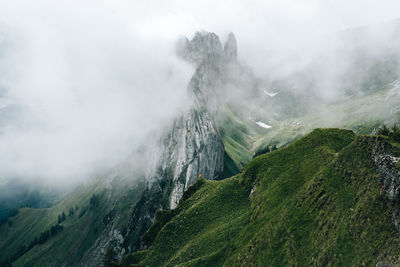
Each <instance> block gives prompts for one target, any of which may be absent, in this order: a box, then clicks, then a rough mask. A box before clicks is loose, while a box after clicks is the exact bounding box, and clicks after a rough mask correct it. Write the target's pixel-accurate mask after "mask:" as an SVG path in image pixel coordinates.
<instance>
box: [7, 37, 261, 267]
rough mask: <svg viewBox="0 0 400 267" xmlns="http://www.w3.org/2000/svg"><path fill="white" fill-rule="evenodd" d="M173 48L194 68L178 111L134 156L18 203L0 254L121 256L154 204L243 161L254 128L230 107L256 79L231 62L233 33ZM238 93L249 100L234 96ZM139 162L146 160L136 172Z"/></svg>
mask: <svg viewBox="0 0 400 267" xmlns="http://www.w3.org/2000/svg"><path fill="white" fill-rule="evenodd" d="M177 54H178V55H179V56H180V57H181V58H182V59H183V60H186V61H188V62H190V64H192V65H193V66H194V67H195V71H194V73H193V76H192V78H191V80H190V82H189V85H188V87H187V89H188V95H189V98H190V103H189V104H188V105H186V107H185V108H184V109H183V110H182V113H181V115H180V116H178V117H177V118H175V119H174V120H173V121H171V122H170V123H169V126H168V127H166V129H164V131H163V132H162V133H155V134H154V135H153V136H151V137H149V143H148V144H144V146H143V148H141V151H139V154H141V155H142V158H141V159H137V158H132V159H127V160H126V162H125V163H122V164H121V166H116V167H115V168H114V169H112V170H110V171H109V172H108V173H105V174H104V175H102V176H101V177H99V178H97V179H94V180H92V181H91V182H90V183H88V184H86V185H83V186H81V187H80V188H78V189H77V190H75V191H74V192H72V193H71V194H69V195H68V196H66V197H65V198H64V199H62V200H61V201H59V202H58V203H56V204H54V205H52V206H51V207H49V208H46V209H36V208H29V207H24V208H21V209H20V210H19V212H18V214H16V215H15V216H11V217H9V218H8V219H7V221H6V222H7V223H3V224H2V225H0V235H1V236H2V239H1V240H0V250H1V251H2V253H1V255H0V261H3V262H13V263H14V265H15V266H24V265H27V264H28V265H32V264H33V266H58V265H74V266H75V265H78V266H98V265H100V262H101V259H102V257H103V255H104V254H105V253H106V250H107V248H108V247H109V246H113V247H114V248H115V250H116V251H117V254H118V258H119V259H122V257H123V256H124V255H125V254H126V253H127V252H132V251H137V250H139V249H143V248H145V247H146V244H144V243H143V242H142V241H141V236H142V235H143V234H144V233H145V232H146V231H147V229H148V228H149V227H150V226H151V225H152V222H153V220H154V216H155V212H156V210H159V209H173V208H175V207H176V206H177V204H178V202H179V199H180V198H181V197H182V195H183V193H184V191H185V190H186V189H187V188H188V187H189V186H191V185H192V184H193V183H194V182H195V181H196V180H197V179H198V178H199V177H205V178H207V179H210V180H214V179H222V178H225V177H229V176H231V175H234V174H236V173H238V172H239V171H240V170H241V169H242V168H243V167H244V166H245V165H246V164H247V162H249V161H250V160H251V155H252V143H253V142H252V141H249V139H248V138H250V139H254V140H255V139H256V136H260V135H261V133H262V132H261V131H260V130H261V129H259V126H257V125H256V124H255V123H254V122H253V121H248V120H247V119H246V120H245V119H244V117H243V116H242V114H241V113H238V112H237V110H238V109H239V108H240V107H241V106H243V105H244V104H247V103H251V101H250V99H252V98H254V95H255V94H257V93H258V92H257V87H256V83H257V81H256V79H255V77H254V76H253V74H252V72H251V71H250V70H249V69H248V68H246V67H244V66H242V65H241V64H240V63H239V62H238V60H237V45H236V40H235V37H234V35H233V34H230V35H229V37H228V39H227V42H226V43H225V45H224V46H223V45H222V44H221V42H220V40H219V37H218V36H217V35H215V34H213V33H207V32H199V33H197V34H196V35H195V36H194V38H193V39H192V40H190V41H189V40H188V39H183V40H182V41H181V43H180V45H179V46H178V51H177ZM238 74H240V75H238ZM244 88H248V90H244V91H243V89H244ZM227 95H229V97H226V96H227ZM243 99H249V101H248V102H246V103H239V102H242V100H243ZM228 103H229V104H230V106H229V105H228ZM235 125H237V126H238V127H235ZM125 165H127V166H128V167H126V166H125ZM141 165H146V166H148V167H147V168H146V170H144V171H143V170H141V169H143V167H141ZM123 169H128V171H126V170H124V171H123ZM63 212H64V214H66V218H65V220H61V221H60V220H59V219H58V217H59V215H60V216H62V214H63ZM13 215H14V214H13ZM59 226H61V228H60V227H59ZM55 227H58V228H60V229H61V230H60V231H58V230H54V229H58V228H55ZM52 229H53V230H54V231H53V232H54V235H53V234H51V233H50V232H52V231H51V230H52ZM47 231H48V232H49V233H50V234H47ZM22 233H23V234H22ZM41 237H43V238H42V241H43V240H44V242H42V241H40V240H41Z"/></svg>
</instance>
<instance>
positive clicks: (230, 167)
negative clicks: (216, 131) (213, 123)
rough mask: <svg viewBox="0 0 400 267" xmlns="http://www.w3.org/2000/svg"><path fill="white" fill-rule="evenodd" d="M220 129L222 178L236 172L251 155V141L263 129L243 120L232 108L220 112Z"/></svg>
mask: <svg viewBox="0 0 400 267" xmlns="http://www.w3.org/2000/svg"><path fill="white" fill-rule="evenodd" d="M219 118H220V121H219V125H220V131H221V136H222V142H223V143H224V147H225V155H224V162H225V168H224V173H223V178H227V177H230V176H233V175H236V174H238V173H239V172H240V171H241V170H243V168H244V167H245V166H246V164H247V163H249V162H250V160H251V159H252V156H253V143H254V142H255V141H256V140H257V139H259V138H260V137H261V136H262V135H263V134H264V133H265V130H264V129H261V128H259V126H257V125H256V124H255V123H254V122H252V121H247V120H243V119H242V118H241V116H239V115H238V114H236V113H235V112H234V111H233V109H232V108H229V107H225V108H224V109H223V110H221V112H220V116H219Z"/></svg>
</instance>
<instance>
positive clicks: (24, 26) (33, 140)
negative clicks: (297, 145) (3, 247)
mask: <svg viewBox="0 0 400 267" xmlns="http://www.w3.org/2000/svg"><path fill="white" fill-rule="evenodd" d="M360 10H362V12H360ZM398 10H400V3H398V2H397V1H389V0H384V1H361V0H357V1H351V2H349V1H344V0H341V1H324V2H323V3H322V2H321V1H316V0H314V1H313V0H309V1H294V0H285V1H279V2H276V1H219V2H218V3H216V2H215V1H210V0H207V1H197V2H195V3H193V2H188V1H168V2H165V1H122V0H121V1H94V0H89V1H84V2H82V1H57V2H55V1H46V0H41V1H34V2H32V1H28V0H25V1H18V3H17V2H16V1H11V0H2V1H1V3H0V108H1V109H0V114H1V118H0V147H1V150H0V185H1V184H4V183H6V182H7V181H9V180H10V179H20V180H23V181H26V182H34V183H42V184H53V185H56V184H57V185H71V184H77V183H79V182H81V181H82V180H85V179H87V178H88V177H91V176H93V175H94V174H95V173H98V172H99V171H101V170H106V169H108V168H111V167H113V166H115V165H117V164H118V163H120V162H121V161H123V160H125V159H126V158H128V157H131V156H132V153H135V152H134V151H136V150H137V149H138V148H139V147H140V146H142V145H143V143H145V142H146V140H147V138H148V137H149V136H151V135H152V134H153V133H154V132H159V131H161V130H162V129H163V128H164V127H165V125H166V124H167V123H168V121H170V120H171V119H173V118H174V117H175V116H176V115H177V114H179V113H180V112H181V110H182V108H184V106H185V105H187V104H188V103H189V100H188V98H187V94H186V93H187V92H186V86H187V84H188V82H189V80H190V77H191V75H192V73H193V66H191V65H189V64H188V63H185V62H183V61H182V60H180V59H179V58H177V57H176V56H175V43H176V40H177V39H178V38H179V37H180V36H181V35H186V36H188V37H192V36H193V34H194V33H195V32H196V31H198V30H206V31H211V32H215V33H217V34H218V35H219V36H220V37H221V38H222V39H224V38H226V36H227V34H228V33H229V32H234V33H235V35H236V38H237V40H238V49H239V59H240V60H241V61H242V62H243V63H244V64H246V65H248V66H249V67H250V68H251V69H253V71H254V72H255V74H256V75H257V76H259V77H268V78H269V79H278V78H282V77H285V76H287V75H289V74H291V73H294V72H296V71H298V70H299V69H301V68H303V67H304V66H307V64H308V63H309V62H310V61H312V60H314V59H315V58H316V57H317V56H319V55H320V54H319V53H320V51H330V50H329V47H327V44H329V43H330V44H332V47H335V46H336V43H334V45H333V43H332V42H327V39H326V36H334V33H335V32H339V31H343V30H345V29H348V28H351V27H358V26H362V25H372V24H380V23H385V22H386V21H390V20H391V19H395V18H397V17H400V14H399V13H400V12H398ZM382 34H383V33H382V32H379V34H375V33H371V35H370V36H371V40H377V39H379V38H381V37H382ZM387 34H389V35H390V32H389V31H388V32H387ZM383 35H384V36H385V34H383ZM373 47H376V46H374V45H373ZM322 48H323V49H322ZM334 62H336V61H334ZM344 64H345V63H344ZM329 73H330V74H332V73H333V74H334V73H335V72H332V71H331V70H330V72H329ZM332 77H333V78H332ZM334 79H335V77H334V76H330V77H329V79H324V80H323V81H328V85H323V86H322V87H323V88H325V91H324V92H323V93H322V94H323V95H324V97H325V98H328V99H329V98H332V97H336V96H337V91H335V90H337V89H335V88H331V87H330V86H329V85H330V84H332V83H331V81H332V80H334Z"/></svg>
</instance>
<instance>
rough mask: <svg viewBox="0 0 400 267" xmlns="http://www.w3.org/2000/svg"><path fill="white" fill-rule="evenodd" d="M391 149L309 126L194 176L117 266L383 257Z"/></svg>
mask: <svg viewBox="0 0 400 267" xmlns="http://www.w3.org/2000/svg"><path fill="white" fill-rule="evenodd" d="M388 155H392V156H399V155H400V150H399V148H398V144H397V143H395V142H393V141H392V140H390V139H388V138H387V137H383V136H356V135H355V134H354V133H353V132H352V131H349V130H339V129H316V130H314V131H313V132H311V133H310V134H308V135H307V136H305V137H304V138H301V139H300V140H298V141H296V142H295V143H293V144H292V145H290V146H287V147H285V148H282V149H279V150H277V151H274V152H270V153H267V154H264V155H261V156H258V157H256V158H255V159H254V160H252V161H251V162H250V164H249V165H248V166H247V167H246V168H245V170H244V172H243V173H242V174H240V175H237V176H235V177H232V178H228V179H225V180H223V181H207V180H204V179H201V180H198V181H197V182H196V183H195V184H194V185H193V186H192V187H190V188H189V189H188V191H186V193H185V195H184V196H183V198H182V200H181V202H180V203H179V205H178V207H177V209H175V210H171V211H159V212H158V213H157V216H156V220H155V223H154V224H153V226H152V227H151V228H150V230H149V231H148V232H147V233H146V234H145V235H144V237H143V240H144V242H145V243H147V244H148V245H149V244H151V245H150V247H149V248H148V249H147V250H143V251H140V252H136V253H134V254H131V255H128V256H127V257H126V258H125V260H124V262H123V263H122V266H128V265H129V264H133V265H131V266H177V265H179V266H259V265H264V266H265V265H271V266H285V265H292V266H293V265H297V266H310V265H311V266H375V265H376V264H377V263H378V262H380V263H385V264H390V263H392V262H393V261H394V260H398V259H399V257H400V247H399V245H398V242H399V240H398V231H397V229H396V227H395V225H394V224H393V219H395V220H397V219H398V218H397V217H396V216H395V217H393V216H394V215H395V214H396V212H395V210H397V209H398V207H397V204H395V203H396V201H397V200H398V195H396V194H394V195H393V194H391V193H390V192H392V193H393V191H395V192H397V191H396V189H397V190H398V188H397V187H396V185H394V183H393V182H390V181H393V180H391V179H389V178H393V177H391V176H390V175H397V176H396V177H397V179H398V171H397V170H396V169H395V167H394V164H393V163H392V159H394V158H390V162H389V163H387V164H382V162H383V161H384V160H383V159H385V158H388V157H387V156H388ZM389 174H390V175H389ZM393 186H394V189H393ZM390 188H391V189H392V190H389V189H390ZM389 266H390V265H389Z"/></svg>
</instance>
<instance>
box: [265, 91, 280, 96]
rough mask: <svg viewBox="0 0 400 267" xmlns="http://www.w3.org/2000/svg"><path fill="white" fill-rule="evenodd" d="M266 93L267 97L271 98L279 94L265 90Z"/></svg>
mask: <svg viewBox="0 0 400 267" xmlns="http://www.w3.org/2000/svg"><path fill="white" fill-rule="evenodd" d="M264 93H265V94H266V95H267V96H269V97H274V96H276V95H277V94H278V93H279V92H275V93H269V92H267V91H265V90H264Z"/></svg>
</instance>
